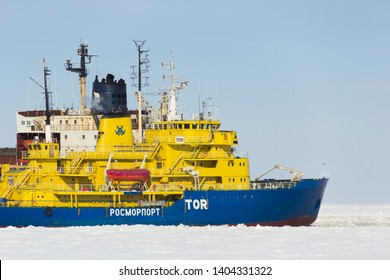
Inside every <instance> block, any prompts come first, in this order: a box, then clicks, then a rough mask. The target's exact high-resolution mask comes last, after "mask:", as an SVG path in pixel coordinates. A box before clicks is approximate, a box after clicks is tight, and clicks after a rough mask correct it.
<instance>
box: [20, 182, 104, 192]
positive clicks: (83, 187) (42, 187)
mask: <svg viewBox="0 0 390 280" xmlns="http://www.w3.org/2000/svg"><path fill="white" fill-rule="evenodd" d="M23 190H30V191H46V192H69V191H72V192H80V193H81V192H92V191H100V189H99V187H97V189H96V187H95V186H94V185H93V184H53V183H42V184H25V185H24V186H23Z"/></svg>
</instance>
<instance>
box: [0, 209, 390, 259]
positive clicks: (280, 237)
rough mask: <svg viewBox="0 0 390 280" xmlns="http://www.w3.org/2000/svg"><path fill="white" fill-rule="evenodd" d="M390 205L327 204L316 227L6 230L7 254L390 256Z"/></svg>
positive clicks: (1, 236)
mask: <svg viewBox="0 0 390 280" xmlns="http://www.w3.org/2000/svg"><path fill="white" fill-rule="evenodd" d="M389 244H390V205H330V204H325V205H323V206H322V209H321V211H320V215H319V217H318V219H317V221H316V222H315V223H314V224H313V225H312V226H310V227H260V226H257V227H246V226H236V227H231V226H206V227H187V226H178V227H175V226H99V227H69V228H43V227H27V228H14V227H8V228H2V229H0V259H2V260H7V259H8V260H30V259H39V260H68V259H69V260H74V259H80V260H105V259H107V260H118V259H134V260H135V259H137V260H142V259H144V260H153V259H164V260H178V259H181V260H191V259H220V260H255V259H264V260H267V259H268V260H283V259H295V260H330V259H334V260H388V259H390V245H389Z"/></svg>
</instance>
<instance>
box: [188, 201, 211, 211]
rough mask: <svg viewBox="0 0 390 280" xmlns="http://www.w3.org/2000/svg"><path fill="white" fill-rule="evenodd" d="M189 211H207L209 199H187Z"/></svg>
mask: <svg viewBox="0 0 390 280" xmlns="http://www.w3.org/2000/svg"><path fill="white" fill-rule="evenodd" d="M184 201H185V203H186V208H187V210H192V209H193V210H207V209H208V203H207V199H185V200H184Z"/></svg>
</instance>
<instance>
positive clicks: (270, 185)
mask: <svg viewBox="0 0 390 280" xmlns="http://www.w3.org/2000/svg"><path fill="white" fill-rule="evenodd" d="M297 184H298V182H296V181H290V180H283V181H269V182H252V183H251V186H252V189H256V190H279V189H290V188H293V187H295V186H296V185H297Z"/></svg>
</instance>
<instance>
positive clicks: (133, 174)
mask: <svg viewBox="0 0 390 280" xmlns="http://www.w3.org/2000/svg"><path fill="white" fill-rule="evenodd" d="M106 174H107V177H108V178H109V179H110V181H134V182H142V183H145V182H146V181H148V179H149V176H150V171H149V170H147V169H108V170H107V171H106Z"/></svg>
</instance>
